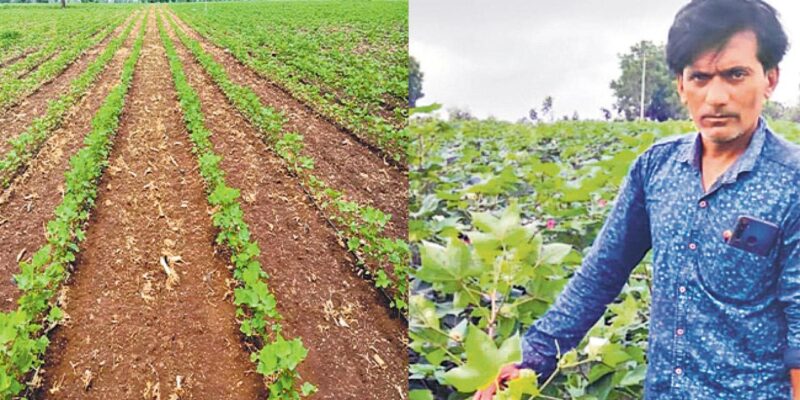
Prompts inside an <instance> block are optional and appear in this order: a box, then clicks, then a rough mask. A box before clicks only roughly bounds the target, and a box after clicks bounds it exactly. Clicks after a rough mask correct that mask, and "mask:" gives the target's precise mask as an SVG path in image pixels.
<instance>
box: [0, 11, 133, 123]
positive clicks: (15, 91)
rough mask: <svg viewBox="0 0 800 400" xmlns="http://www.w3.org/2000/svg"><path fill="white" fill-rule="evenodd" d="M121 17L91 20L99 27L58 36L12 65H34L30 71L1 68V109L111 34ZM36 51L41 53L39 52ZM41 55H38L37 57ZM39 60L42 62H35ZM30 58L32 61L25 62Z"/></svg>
mask: <svg viewBox="0 0 800 400" xmlns="http://www.w3.org/2000/svg"><path fill="white" fill-rule="evenodd" d="M122 19H123V18H122V17H115V18H108V19H107V20H101V21H99V22H97V23H94V26H95V28H99V30H98V31H97V32H94V31H93V28H89V30H88V31H89V32H91V33H88V34H83V35H78V36H77V37H75V36H66V37H61V38H58V39H57V40H55V41H53V43H51V45H49V46H47V47H45V48H43V49H41V50H40V51H39V52H36V53H33V54H31V55H29V56H28V57H27V58H26V59H25V60H24V61H23V62H20V63H18V64H15V65H14V66H13V67H18V66H22V67H25V68H33V71H32V72H30V73H26V74H24V75H20V74H17V73H15V71H13V70H15V69H16V68H9V69H8V71H5V70H4V71H3V73H2V78H0V109H4V108H7V107H9V106H10V105H12V104H15V103H17V102H18V101H20V100H21V99H22V98H23V97H24V96H27V95H29V94H30V93H32V92H33V91H34V90H35V89H36V88H38V87H39V86H41V85H42V84H43V83H44V82H46V81H48V80H50V79H53V78H54V77H56V76H57V75H58V74H59V73H61V72H62V71H63V70H64V69H65V68H67V66H69V64H71V63H72V62H73V61H75V60H76V59H77V58H78V57H79V56H80V55H81V54H83V53H84V52H85V51H86V50H88V49H89V48H91V47H92V46H95V45H96V44H98V43H100V42H101V41H102V40H103V39H104V38H105V37H106V36H108V35H109V34H111V32H113V31H114V29H115V28H116V27H117V26H118V25H119V23H120V22H121V20H122ZM51 47H52V48H51ZM39 53H42V54H41V55H39ZM40 57H41V59H39V58H40ZM50 57H52V58H50ZM40 61H41V64H38V63H39V62H40ZM33 62H35V64H31V65H28V64H29V63H33Z"/></svg>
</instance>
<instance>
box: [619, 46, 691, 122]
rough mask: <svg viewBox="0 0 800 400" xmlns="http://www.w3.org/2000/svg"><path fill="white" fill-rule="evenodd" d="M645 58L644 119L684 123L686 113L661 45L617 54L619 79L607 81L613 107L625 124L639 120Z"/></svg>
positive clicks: (638, 47)
mask: <svg viewBox="0 0 800 400" xmlns="http://www.w3.org/2000/svg"><path fill="white" fill-rule="evenodd" d="M643 55H644V56H645V67H646V68H645V95H644V116H645V118H648V119H652V120H656V121H664V120H667V119H685V118H687V114H686V110H685V109H684V108H683V105H682V104H681V101H680V97H678V91H677V89H676V87H675V76H674V75H672V73H671V72H670V71H669V68H668V67H667V60H666V50H665V47H664V45H663V44H662V45H655V44H653V43H652V42H650V41H641V42H639V43H637V44H635V45H634V46H632V47H631V50H630V52H628V53H625V54H620V56H619V64H620V70H621V74H620V77H619V78H617V79H615V80H613V81H611V89H612V90H613V91H614V97H616V103H615V104H614V107H615V108H616V109H617V111H618V112H619V113H620V114H621V115H623V116H624V117H625V119H627V120H629V121H630V120H634V119H636V118H638V117H639V106H640V96H641V90H642V56H643Z"/></svg>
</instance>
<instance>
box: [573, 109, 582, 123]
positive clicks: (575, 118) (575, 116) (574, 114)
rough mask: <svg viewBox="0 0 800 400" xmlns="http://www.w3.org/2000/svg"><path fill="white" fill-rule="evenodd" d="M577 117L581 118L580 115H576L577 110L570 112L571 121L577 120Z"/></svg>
mask: <svg viewBox="0 0 800 400" xmlns="http://www.w3.org/2000/svg"><path fill="white" fill-rule="evenodd" d="M579 119H581V117H580V116H579V115H578V111H574V112H573V113H572V120H573V121H577V120H579Z"/></svg>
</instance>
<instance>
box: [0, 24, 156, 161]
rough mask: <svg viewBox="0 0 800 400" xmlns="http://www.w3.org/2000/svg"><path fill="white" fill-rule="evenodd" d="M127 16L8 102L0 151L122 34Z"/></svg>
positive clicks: (0, 122) (1, 115)
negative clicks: (23, 94)
mask: <svg viewBox="0 0 800 400" xmlns="http://www.w3.org/2000/svg"><path fill="white" fill-rule="evenodd" d="M135 14H136V16H138V15H140V14H139V13H138V12H137V13H135ZM131 18H134V16H133V15H131V16H129V17H128V18H127V19H126V20H125V22H124V23H123V24H122V25H120V26H118V27H117V28H116V29H115V30H114V31H113V32H112V33H111V34H109V35H108V36H106V37H105V38H103V40H102V41H100V43H98V44H97V45H95V46H93V47H91V48H90V49H89V50H87V51H85V52H84V53H83V54H81V55H80V56H79V57H78V58H77V59H75V61H73V62H72V63H71V64H69V66H67V68H66V69H64V71H62V72H61V74H59V75H58V76H56V77H55V78H53V79H51V80H49V81H47V82H45V83H44V84H42V85H41V86H39V88H37V89H36V90H35V91H34V92H33V94H31V95H29V96H27V97H26V98H25V99H23V100H22V101H21V102H19V103H17V104H16V105H13V106H11V107H10V108H8V109H6V110H5V111H4V112H0V126H2V129H3V130H2V137H0V155H5V153H6V152H7V151H8V150H9V149H10V146H9V145H8V140H9V139H11V138H14V137H17V136H18V135H19V134H21V133H22V132H24V131H25V129H26V128H28V126H30V124H31V122H33V120H34V119H36V118H38V117H41V116H42V115H44V113H45V111H47V102H48V101H49V100H53V99H55V98H58V97H59V96H61V95H62V94H64V93H66V92H67V90H69V87H70V84H71V83H72V80H73V79H75V78H76V77H78V75H80V74H81V73H82V72H83V71H85V70H86V67H88V66H89V64H91V63H92V62H93V61H94V60H95V59H96V58H97V57H98V56H99V55H100V53H102V52H103V50H104V49H105V48H106V46H107V45H108V42H110V41H111V38H113V37H117V36H119V35H120V34H122V31H123V30H125V27H126V26H128V23H129V22H130V21H131Z"/></svg>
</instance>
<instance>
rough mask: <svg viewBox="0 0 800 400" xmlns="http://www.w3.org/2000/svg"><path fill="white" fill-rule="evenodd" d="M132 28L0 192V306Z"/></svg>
mask: <svg viewBox="0 0 800 400" xmlns="http://www.w3.org/2000/svg"><path fill="white" fill-rule="evenodd" d="M140 25H141V23H140V22H137V23H136V26H135V27H134V30H133V31H131V34H130V36H129V37H128V38H127V39H126V41H125V43H124V44H123V46H122V47H120V49H119V50H117V53H116V54H115V55H114V57H113V58H112V59H111V61H110V62H109V63H108V65H107V67H106V69H105V70H104V71H103V72H101V73H100V75H99V76H98V78H97V81H96V82H95V84H94V85H93V86H92V87H91V88H90V89H89V90H88V91H87V93H86V96H84V98H83V99H82V100H81V101H80V102H78V104H77V105H76V106H75V107H74V108H73V109H72V111H71V114H69V115H68V116H67V117H66V118H65V120H64V123H63V125H62V126H61V127H60V128H59V129H56V130H55V131H54V132H53V133H52V136H51V137H50V138H49V139H48V140H47V141H46V142H45V144H44V145H43V146H42V149H41V150H40V151H39V153H38V155H37V156H36V157H34V158H33V159H32V160H30V162H29V164H28V168H27V170H26V171H25V172H24V173H22V174H21V175H19V176H17V178H16V180H15V181H14V182H13V183H12V184H11V186H10V187H9V188H8V189H6V190H5V192H3V193H2V194H0V243H2V244H3V245H2V246H0V310H2V311H8V310H11V309H13V308H14V307H16V300H17V297H18V296H19V290H18V289H17V286H16V285H15V284H14V283H13V282H12V281H11V276H12V275H13V274H15V273H17V272H19V265H18V259H20V258H23V259H24V258H28V257H30V256H31V254H32V253H33V252H35V251H36V250H37V249H38V248H39V247H41V246H42V245H43V244H44V243H45V236H44V235H45V225H46V224H47V222H48V221H50V220H51V219H52V218H53V211H54V210H55V208H56V206H57V205H58V204H59V203H60V202H61V197H62V192H63V190H64V172H65V171H66V170H67V168H68V167H69V159H70V157H72V155H74V154H75V153H76V152H77V151H78V149H80V148H81V147H82V146H83V138H84V136H86V134H87V133H89V131H90V130H91V128H92V125H91V121H92V117H94V114H95V113H96V112H97V110H98V109H99V108H100V105H102V103H103V101H104V100H105V98H106V96H107V95H108V93H109V92H110V91H111V87H112V86H113V85H115V84H116V83H117V82H119V79H120V73H121V71H122V64H123V62H124V61H125V58H127V56H128V55H129V54H130V52H131V48H132V47H133V43H134V40H135V38H136V32H137V31H136V29H139V26H140Z"/></svg>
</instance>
